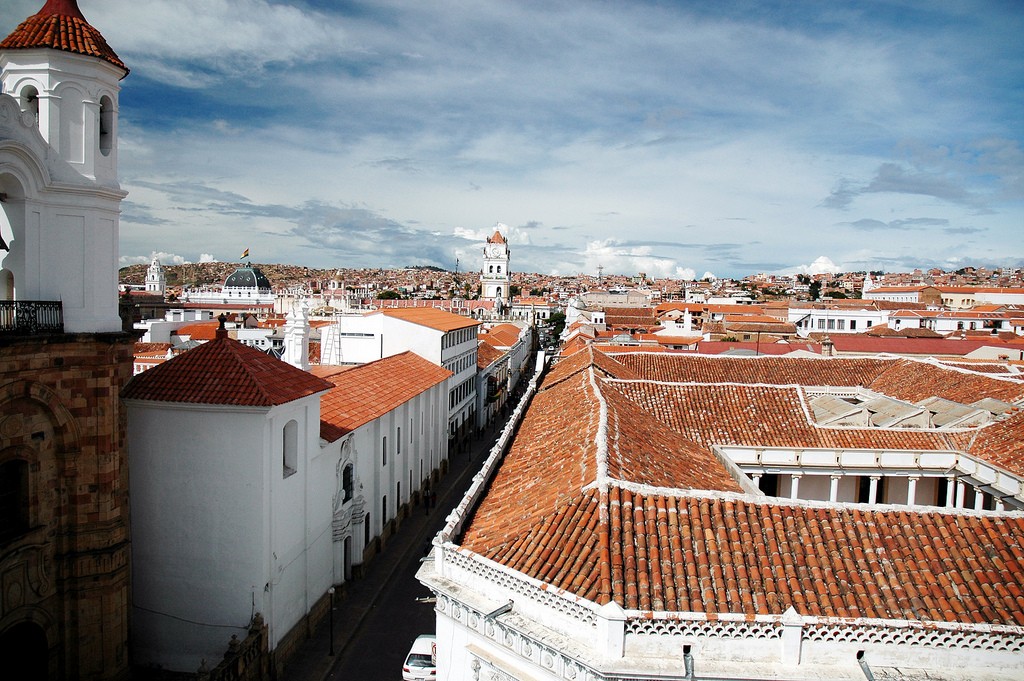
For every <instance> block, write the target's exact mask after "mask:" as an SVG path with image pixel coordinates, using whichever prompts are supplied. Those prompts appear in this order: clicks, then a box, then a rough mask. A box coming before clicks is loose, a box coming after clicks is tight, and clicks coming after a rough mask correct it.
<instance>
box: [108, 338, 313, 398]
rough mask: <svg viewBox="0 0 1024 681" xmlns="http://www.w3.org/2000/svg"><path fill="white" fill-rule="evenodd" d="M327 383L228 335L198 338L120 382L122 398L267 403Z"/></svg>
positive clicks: (304, 393)
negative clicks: (189, 346) (199, 342)
mask: <svg viewBox="0 0 1024 681" xmlns="http://www.w3.org/2000/svg"><path fill="white" fill-rule="evenodd" d="M330 388H331V384H330V383H328V382H327V381H324V380H323V379H320V378H317V377H316V376H313V375H312V374H308V373H306V372H305V371H302V370H300V369H296V368H295V367H293V366H292V365H290V364H287V363H285V362H282V361H281V360H279V359H277V358H275V357H271V356H270V355H267V354H266V353H263V352H260V351H259V350H256V349H255V348H250V347H248V346H246V345H243V344H242V343H239V342H238V341H236V340H232V339H230V338H217V339H215V340H212V341H210V342H209V343H204V344H202V345H200V346H198V347H196V348H194V349H192V350H189V351H188V352H185V353H182V354H180V355H178V356H177V357H175V358H174V359H171V360H168V361H167V362H165V363H163V364H161V365H160V366H158V367H155V368H153V369H150V370H149V371H146V372H145V373H142V374H139V375H138V376H136V377H135V378H133V379H132V380H131V381H130V382H129V383H128V385H126V386H125V388H124V390H123V391H122V393H121V396H122V397H124V398H125V399H134V400H150V401H154V402H185V403H190V404H220V405H232V406H245V407H272V406H275V405H279V404H284V403H286V402H291V401H293V400H297V399H300V398H303V397H308V396H309V395H315V394H317V393H319V392H323V391H325V390H328V389H330Z"/></svg>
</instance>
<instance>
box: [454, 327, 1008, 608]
mask: <svg viewBox="0 0 1024 681" xmlns="http://www.w3.org/2000/svg"><path fill="white" fill-rule="evenodd" d="M631 365H632V366H631ZM915 372H917V373H918V374H919V375H920V377H921V381H920V383H921V387H920V388H919V389H920V390H925V391H929V390H931V389H934V388H939V387H941V385H940V383H941V382H940V380H939V376H940V374H939V373H938V372H945V375H944V379H945V381H946V383H956V382H958V381H959V380H961V379H962V380H963V381H964V382H966V383H967V384H968V385H967V387H966V388H965V389H961V388H960V387H958V386H953V387H946V388H944V389H943V392H945V393H947V394H949V393H959V392H961V390H963V392H964V394H965V395H966V393H968V392H970V393H972V394H973V395H974V399H978V398H980V397H983V396H986V395H998V394H1004V396H1007V395H1005V391H1006V390H1008V388H1013V389H1017V390H1019V389H1020V387H1021V384H1020V382H1014V381H1006V380H1003V381H1000V380H997V379H993V378H987V377H985V376H976V375H973V374H967V373H964V372H957V371H955V370H953V369H950V368H945V367H935V366H934V365H930V364H926V363H922V362H912V361H907V360H881V359H871V360H857V359H852V360H818V359H810V360H796V359H781V358H756V359H755V358H750V359H747V358H735V359H734V358H707V357H694V356H687V355H646V356H645V355H642V354H629V355H619V356H617V357H615V358H610V357H603V356H602V354H601V353H600V352H596V351H595V350H594V349H593V348H592V347H591V348H586V349H584V350H582V351H580V352H577V353H576V354H574V355H572V356H570V357H567V358H565V359H563V360H561V361H560V362H559V363H558V364H556V365H555V366H554V367H553V368H552V369H551V371H550V372H549V373H548V375H547V376H546V377H545V379H544V381H543V383H542V385H541V387H540V390H539V392H538V393H537V395H536V396H535V397H534V400H533V403H532V405H531V407H530V409H529V410H528V412H527V414H526V417H525V419H524V421H523V423H522V425H521V427H520V430H519V433H518V435H517V436H516V439H515V440H514V442H513V444H512V447H511V449H510V451H509V452H508V453H507V454H506V455H505V457H504V460H503V462H502V464H501V467H500V468H499V470H498V472H497V473H496V475H495V477H494V479H493V480H492V481H491V484H490V487H489V490H488V492H487V495H486V497H485V498H484V500H483V501H482V502H481V504H480V505H479V507H478V508H477V509H476V512H475V515H474V516H473V517H472V518H471V520H470V522H469V524H468V525H467V527H466V529H465V532H464V535H463V539H462V545H463V547H464V548H465V549H468V550H470V551H474V552H476V553H479V554H481V555H483V556H485V557H487V558H490V559H492V560H495V561H497V562H499V563H501V564H503V565H505V566H507V567H509V568H512V569H514V570H517V571H519V572H522V573H524V574H526V575H528V576H530V577H533V578H535V579H538V580H541V581H543V582H544V583H546V584H550V585H552V586H554V587H556V588H559V589H564V590H566V591H568V592H570V593H573V594H576V595H578V596H580V597H583V598H587V599H590V600H593V601H595V602H597V603H600V604H603V603H607V602H609V601H614V602H616V603H618V604H619V605H621V606H622V607H624V608H626V609H631V610H642V611H671V612H697V613H704V614H708V615H715V614H719V613H742V614H747V615H756V614H772V615H781V614H783V613H784V612H785V611H786V610H787V609H788V608H790V607H793V608H794V609H795V610H796V611H797V612H798V613H799V614H801V615H820V616H831V617H845V618H880V619H895V620H916V621H942V622H954V623H961V624H968V625H969V624H976V623H985V624H1011V625H1018V626H1020V625H1024V514H1021V513H1015V512H1013V513H979V512H974V511H949V510H944V509H929V510H922V509H920V508H919V507H906V508H895V507H892V506H875V507H869V506H865V505H861V504H829V503H822V502H800V501H787V500H782V499H777V498H765V497H760V496H754V495H743V494H742V493H740V492H739V490H740V487H739V485H738V484H737V482H736V481H735V480H734V479H733V478H732V477H731V476H730V474H729V472H728V469H727V468H726V466H725V465H724V464H723V463H722V462H720V461H718V460H717V458H716V455H715V454H714V452H713V451H712V450H711V446H712V445H713V444H723V443H733V444H747V445H761V446H789V447H794V446H799V447H808V448H810V447H822V448H869V449H897V450H898V449H925V450H960V451H965V450H966V448H967V447H971V450H972V453H974V454H975V455H976V456H978V457H979V458H988V459H989V460H995V462H996V463H997V464H1005V465H1004V468H1007V469H1010V470H1013V468H1016V469H1018V470H1019V469H1021V468H1024V437H1022V434H1024V413H1021V412H1018V413H1017V414H1015V415H1013V416H1011V417H1010V418H1008V419H1006V420H1003V421H1001V422H998V423H996V424H994V425H990V426H988V427H986V428H980V429H976V430H974V431H971V432H969V433H967V432H962V433H957V432H953V431H934V430H933V431H929V430H926V429H902V430H900V429H877V428H876V429H868V428H823V427H818V426H816V425H814V424H812V423H810V422H809V421H808V415H807V412H806V410H805V406H804V403H803V401H802V397H801V389H800V388H799V387H797V386H796V385H793V383H798V382H802V383H803V384H806V385H835V386H856V385H868V384H871V383H877V386H876V387H875V389H881V388H882V387H885V388H887V389H889V390H894V391H896V392H898V393H902V394H904V395H906V394H908V393H910V392H913V390H914V388H913V386H912V382H911V380H910V376H911V375H912V374H914V373H915ZM904 374H906V375H904ZM709 377H714V378H715V379H716V380H718V381H721V383H711V382H709ZM794 379H801V381H795V380H794ZM730 380H731V384H727V383H726V381H730ZM932 394H934V393H932ZM904 399H906V397H904ZM1011 463H1012V464H1013V466H1011V465H1010V464H1011ZM696 490H706V491H696Z"/></svg>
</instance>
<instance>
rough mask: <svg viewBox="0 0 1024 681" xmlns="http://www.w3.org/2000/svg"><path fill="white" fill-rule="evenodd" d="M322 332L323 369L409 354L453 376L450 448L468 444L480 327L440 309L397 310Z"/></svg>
mask: <svg viewBox="0 0 1024 681" xmlns="http://www.w3.org/2000/svg"><path fill="white" fill-rule="evenodd" d="M336 320H337V323H336V324H332V325H331V326H326V327H323V328H321V330H320V334H321V338H322V341H321V363H322V364H362V363H365V362H371V361H374V360H377V359H381V358H384V357H390V356H392V355H396V354H398V353H400V352H405V351H407V350H410V351H412V352H415V353H416V354H417V355H419V356H420V357H423V358H424V359H427V360H429V361H431V362H433V363H434V364H437V365H440V366H442V367H444V368H445V369H448V370H449V371H451V372H452V374H453V375H452V377H451V379H449V396H448V397H449V399H448V429H449V437H450V439H451V445H452V446H455V445H456V444H459V443H461V442H463V441H464V440H465V438H466V437H467V436H468V435H469V433H470V432H471V431H472V428H473V425H474V421H475V417H474V415H475V413H476V372H477V359H476V349H477V339H476V335H477V331H476V330H477V327H478V326H479V325H480V322H478V321H476V320H474V319H471V318H468V317H462V316H460V315H456V314H452V313H450V312H445V311H444V310H439V309H436V308H430V307H423V308H397V309H387V310H377V311H375V312H371V313H368V314H365V315H340V316H338V317H336Z"/></svg>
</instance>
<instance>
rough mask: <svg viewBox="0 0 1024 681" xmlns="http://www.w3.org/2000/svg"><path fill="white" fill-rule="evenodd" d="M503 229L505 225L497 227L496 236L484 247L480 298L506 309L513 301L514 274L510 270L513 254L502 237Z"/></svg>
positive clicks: (490, 238) (495, 229) (491, 237)
mask: <svg viewBox="0 0 1024 681" xmlns="http://www.w3.org/2000/svg"><path fill="white" fill-rule="evenodd" d="M502 227H505V225H503V224H501V223H498V224H497V225H495V227H494V234H493V235H492V236H490V237H488V239H487V244H486V245H485V246H484V267H483V269H482V270H481V271H480V286H481V289H482V290H481V295H480V297H481V298H483V299H484V300H493V301H494V302H495V303H497V304H498V306H499V307H501V308H506V307H508V305H509V301H510V300H511V299H512V297H511V295H510V294H509V288H510V287H511V286H512V273H511V272H509V269H508V261H509V258H510V257H511V255H512V252H511V251H509V249H508V243H506V241H505V237H503V236H502V235H501V228H502ZM506 229H507V227H506Z"/></svg>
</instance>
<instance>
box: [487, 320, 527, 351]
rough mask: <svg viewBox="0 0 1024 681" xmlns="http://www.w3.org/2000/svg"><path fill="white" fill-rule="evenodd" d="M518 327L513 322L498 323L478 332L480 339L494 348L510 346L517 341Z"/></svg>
mask: <svg viewBox="0 0 1024 681" xmlns="http://www.w3.org/2000/svg"><path fill="white" fill-rule="evenodd" d="M519 333H520V329H519V327H518V326H516V325H515V324H498V325H497V326H494V327H491V328H490V329H488V330H487V331H486V332H483V333H481V334H480V340H482V341H484V342H485V343H487V344H489V345H493V346H494V347H496V348H510V347H512V346H513V345H515V344H516V343H517V342H519Z"/></svg>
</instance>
